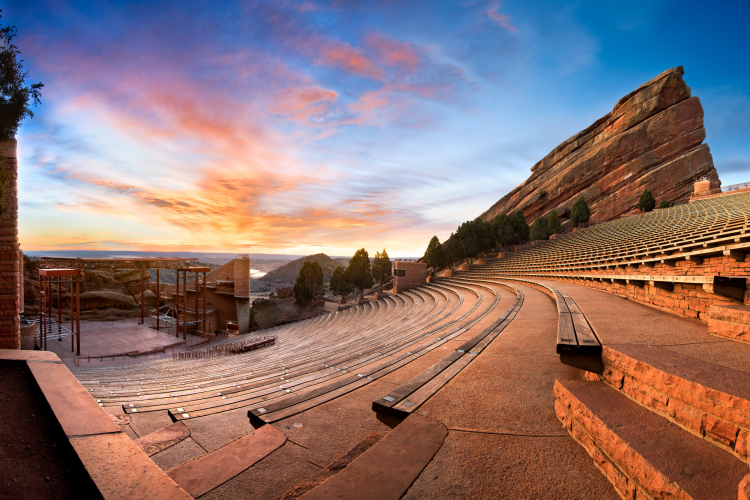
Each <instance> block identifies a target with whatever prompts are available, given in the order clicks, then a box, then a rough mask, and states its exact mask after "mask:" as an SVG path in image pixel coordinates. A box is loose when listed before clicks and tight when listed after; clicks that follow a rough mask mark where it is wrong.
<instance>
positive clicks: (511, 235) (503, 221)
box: [493, 214, 518, 249]
mask: <svg viewBox="0 0 750 500" xmlns="http://www.w3.org/2000/svg"><path fill="white" fill-rule="evenodd" d="M493 226H494V229H495V238H496V239H497V242H498V243H499V244H500V245H502V247H503V249H507V248H508V246H509V245H516V244H518V236H516V232H515V231H514V230H513V223H512V222H511V221H510V217H508V216H507V215H505V214H500V215H498V216H497V217H495V221H494V223H493Z"/></svg>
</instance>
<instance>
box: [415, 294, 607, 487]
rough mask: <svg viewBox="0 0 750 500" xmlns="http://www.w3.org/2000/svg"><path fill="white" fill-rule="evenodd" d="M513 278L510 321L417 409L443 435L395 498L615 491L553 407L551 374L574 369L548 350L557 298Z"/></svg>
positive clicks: (574, 376) (573, 376)
mask: <svg viewBox="0 0 750 500" xmlns="http://www.w3.org/2000/svg"><path fill="white" fill-rule="evenodd" d="M513 286H515V287H516V288H518V289H520V290H522V291H523V293H524V294H525V300H524V304H523V307H522V308H521V310H520V312H519V313H518V315H517V316H516V318H515V319H514V320H513V322H512V323H511V324H510V325H509V326H508V327H507V328H506V329H505V331H504V332H503V333H502V334H501V335H500V336H499V337H498V338H497V339H495V340H494V341H493V342H492V344H490V345H489V346H488V347H487V349H485V351H484V352H482V354H481V355H479V356H478V357H477V359H476V360H474V361H473V362H472V363H471V364H470V365H469V366H468V367H467V368H466V369H464V370H463V371H462V372H461V373H460V374H459V375H458V376H456V377H455V378H454V379H453V380H451V381H450V382H449V383H448V384H447V385H446V386H445V387H444V388H443V389H442V390H440V391H439V392H438V393H437V394H436V395H435V396H433V397H432V399H430V400H429V401H427V402H426V403H425V404H424V406H422V408H420V410H419V411H418V413H421V414H422V415H426V416H428V417H432V418H435V419H437V420H439V421H440V422H442V423H443V424H445V426H446V427H448V437H447V438H446V440H445V443H444V444H443V447H442V448H441V449H440V451H439V452H438V453H437V455H436V456H435V458H434V459H433V461H432V462H431V463H430V464H429V465H428V466H427V467H426V468H425V470H424V471H423V472H422V474H421V475H420V477H419V478H418V479H417V480H416V481H415V482H414V484H413V485H412V487H411V488H410V489H409V491H408V492H407V494H406V495H405V496H404V499H422V498H441V499H443V498H446V499H447V498H451V499H453V498H455V499H459V498H461V499H463V498H493V499H494V498H535V499H543V498H545V499H546V498H549V499H561V498H578V499H592V500H606V499H612V500H615V499H619V496H618V495H617V493H616V492H615V490H614V488H613V487H612V485H611V484H610V483H609V481H607V480H606V479H605V477H604V476H603V475H602V473H601V472H599V470H598V469H597V468H596V467H595V466H594V463H593V460H592V459H591V458H590V457H589V456H588V454H587V453H586V451H585V450H584V449H583V448H582V447H581V446H580V445H579V444H578V443H576V442H575V441H574V440H573V439H572V438H571V437H570V436H569V435H568V433H567V432H566V431H565V429H564V428H563V426H562V424H560V422H559V421H558V420H557V417H556V416H555V411H554V404H555V395H554V392H553V386H554V382H555V379H566V380H580V379H581V378H582V375H583V372H582V371H580V370H578V369H576V368H571V367H568V366H565V365H563V364H562V363H560V360H559V357H558V356H557V354H556V353H555V342H556V338H557V316H558V315H557V307H556V306H555V304H554V302H553V301H552V299H551V298H550V297H549V296H547V295H545V294H543V293H541V292H539V291H537V290H535V289H533V288H529V287H526V286H523V285H519V284H516V283H513Z"/></svg>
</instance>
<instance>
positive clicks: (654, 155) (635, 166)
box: [481, 66, 720, 223]
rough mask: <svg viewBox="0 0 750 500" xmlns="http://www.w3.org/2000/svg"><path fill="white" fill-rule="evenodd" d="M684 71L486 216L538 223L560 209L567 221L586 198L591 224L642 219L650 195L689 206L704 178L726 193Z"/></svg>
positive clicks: (553, 157)
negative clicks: (519, 214)
mask: <svg viewBox="0 0 750 500" xmlns="http://www.w3.org/2000/svg"><path fill="white" fill-rule="evenodd" d="M683 73H684V71H683V69H682V66H679V67H677V68H673V69H670V70H667V71H665V72H664V73H662V74H661V75H659V76H657V77H656V78H654V79H653V80H651V81H649V82H646V83H644V84H643V85H641V86H640V87H638V89H636V90H635V91H633V92H631V93H630V94H628V95H626V96H625V97H623V98H622V99H620V100H619V102H618V103H617V104H616V105H615V107H614V109H613V110H612V112H611V113H609V114H607V115H606V116H604V117H602V118H600V119H599V120H597V121H596V122H595V123H594V124H593V125H591V126H590V127H588V128H587V129H585V130H583V131H582V132H579V133H578V134H576V135H574V136H573V137H571V138H570V139H568V140H567V141H565V142H563V143H562V144H560V145H559V146H557V147H556V148H555V149H553V150H552V151H551V152H550V153H549V154H548V155H547V156H545V157H544V158H543V159H542V160H541V161H539V162H538V163H537V164H536V165H534V166H533V167H532V168H531V171H532V174H531V177H529V178H528V179H527V180H526V181H525V182H524V183H523V184H521V185H520V186H518V187H517V188H515V189H514V190H513V191H511V192H510V193H508V194H507V195H506V196H504V197H503V198H502V199H501V200H500V201H498V202H497V203H495V204H494V205H493V206H492V207H491V208H490V209H489V210H487V211H486V212H485V213H483V214H482V215H481V217H482V219H484V220H491V219H492V218H494V217H495V216H496V215H498V214H501V213H510V212H512V211H514V210H517V209H520V210H522V211H523V214H524V215H525V216H526V220H527V221H529V222H531V221H532V220H533V219H534V218H535V217H537V216H539V215H546V214H547V213H549V212H550V211H551V210H552V209H556V210H557V213H558V215H559V216H560V217H561V218H562V217H565V218H567V217H569V216H570V209H571V207H572V206H573V203H574V202H575V200H576V199H577V198H578V196H579V195H583V197H584V199H585V200H586V202H587V203H588V204H589V207H590V208H591V222H595V223H598V222H605V221H608V220H611V219H615V218H618V217H620V216H622V215H625V214H629V213H633V212H634V211H637V206H638V198H639V196H640V195H641V193H642V192H643V190H644V189H649V190H650V191H651V192H652V193H653V195H654V197H655V198H656V200H657V201H658V202H660V201H662V200H668V201H675V202H677V203H683V202H687V201H688V200H689V199H690V195H691V193H692V191H693V184H694V182H695V181H696V180H698V179H700V178H701V177H703V176H706V177H708V178H709V179H710V180H711V181H713V182H712V184H714V183H715V185H719V184H720V182H719V175H718V173H717V172H716V169H715V168H714V164H713V159H712V158H711V153H710V152H709V149H708V145H707V144H702V142H703V140H704V139H705V138H706V131H705V129H704V127H703V107H702V106H701V103H700V101H699V100H698V98H697V97H691V96H690V87H688V86H687V85H686V84H685V81H684V80H683V79H682V75H683Z"/></svg>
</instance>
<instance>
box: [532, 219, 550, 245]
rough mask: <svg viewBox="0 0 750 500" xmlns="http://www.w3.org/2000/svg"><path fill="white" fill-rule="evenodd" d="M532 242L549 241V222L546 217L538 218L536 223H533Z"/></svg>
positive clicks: (535, 220)
mask: <svg viewBox="0 0 750 500" xmlns="http://www.w3.org/2000/svg"><path fill="white" fill-rule="evenodd" d="M530 229H531V240H532V241H534V240H547V239H549V233H548V232H547V220H546V219H545V218H544V217H541V216H539V217H537V218H536V219H534V222H532V223H531V228H530Z"/></svg>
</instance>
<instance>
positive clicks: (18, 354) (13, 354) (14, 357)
mask: <svg viewBox="0 0 750 500" xmlns="http://www.w3.org/2000/svg"><path fill="white" fill-rule="evenodd" d="M0 360H5V361H46V362H51V363H60V358H59V357H58V356H57V355H56V354H55V353H53V352H48V351H19V350H17V349H0Z"/></svg>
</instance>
